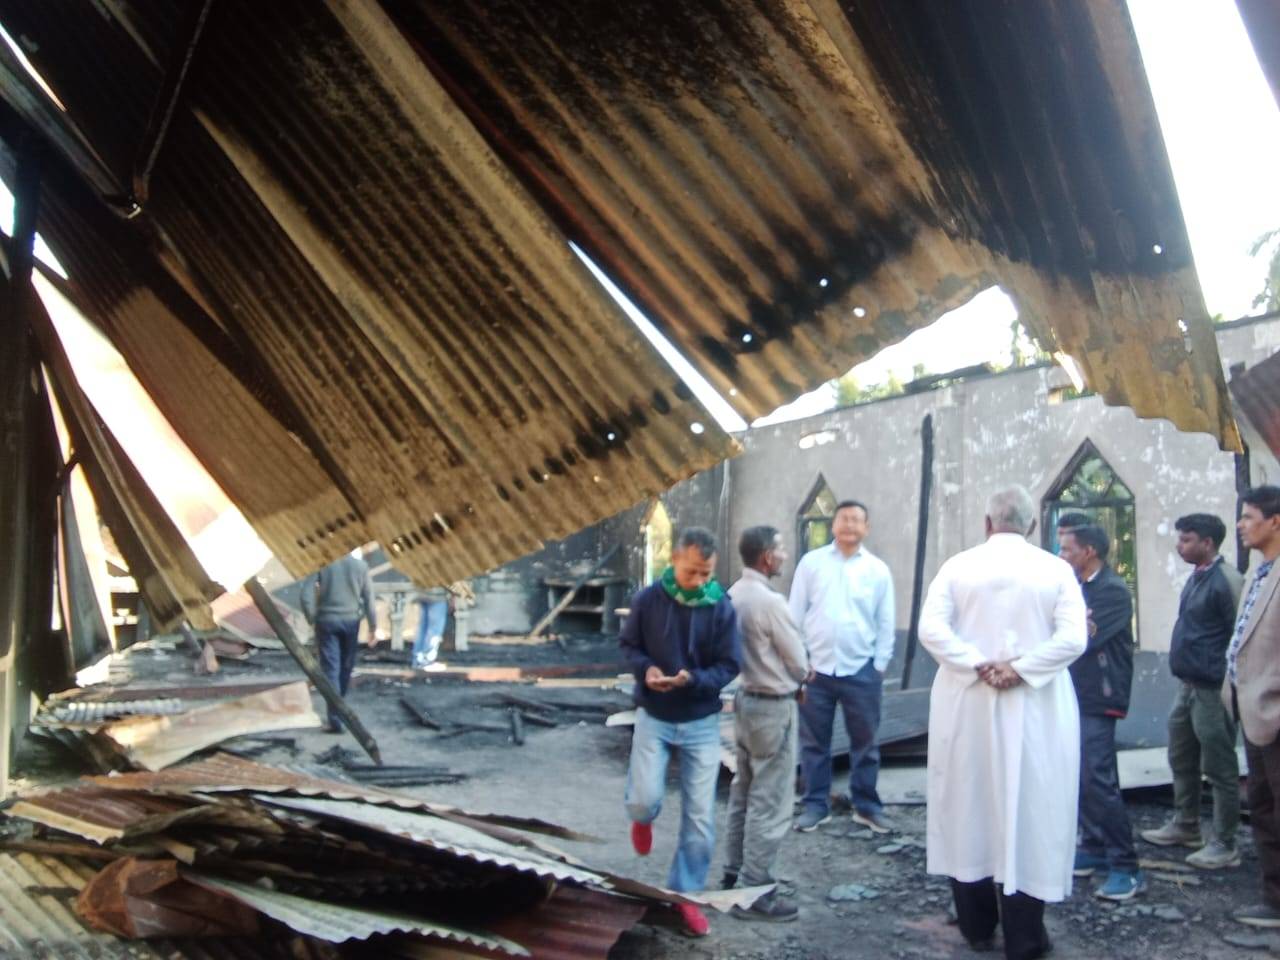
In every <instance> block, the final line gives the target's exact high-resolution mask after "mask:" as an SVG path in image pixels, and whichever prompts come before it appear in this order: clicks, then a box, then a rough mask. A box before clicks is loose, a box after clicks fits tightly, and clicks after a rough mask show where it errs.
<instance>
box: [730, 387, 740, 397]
mask: <svg viewBox="0 0 1280 960" xmlns="http://www.w3.org/2000/svg"><path fill="white" fill-rule="evenodd" d="M737 395H738V388H737V387H730V388H729V396H731V397H736V396H737Z"/></svg>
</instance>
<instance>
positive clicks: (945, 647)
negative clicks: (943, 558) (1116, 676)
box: [920, 533, 1087, 901]
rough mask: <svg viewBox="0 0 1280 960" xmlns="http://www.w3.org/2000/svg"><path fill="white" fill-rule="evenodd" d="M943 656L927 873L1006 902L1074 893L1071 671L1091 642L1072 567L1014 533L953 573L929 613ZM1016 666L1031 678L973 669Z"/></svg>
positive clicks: (926, 624) (949, 569) (929, 627)
mask: <svg viewBox="0 0 1280 960" xmlns="http://www.w3.org/2000/svg"><path fill="white" fill-rule="evenodd" d="M920 642H921V643H922V644H923V645H924V647H925V649H926V650H928V651H929V652H930V653H931V654H933V657H934V659H935V660H937V661H938V675H937V677H936V678H935V679H934V681H933V692H932V694H931V695H930V699H929V786H928V799H929V808H928V871H929V873H937V874H944V875H946V876H949V877H955V878H956V879H957V880H960V881H962V882H965V883H972V882H973V881H975V880H982V879H983V878H985V877H995V879H996V882H997V883H999V884H1003V886H1004V892H1005V893H1007V894H1013V893H1019V892H1020V893H1025V894H1027V895H1029V896H1032V897H1036V898H1037V899H1040V900H1048V901H1056V900H1062V899H1065V898H1066V897H1067V896H1068V895H1069V894H1070V893H1071V867H1072V863H1073V861H1074V858H1075V847H1076V803H1077V797H1078V792H1079V783H1080V711H1079V707H1078V706H1077V703H1076V693H1075V688H1074V687H1073V686H1072V684H1071V676H1070V674H1069V673H1068V672H1067V667H1068V665H1070V664H1071V662H1072V661H1073V660H1075V659H1076V658H1077V657H1078V656H1080V654H1082V653H1084V649H1085V646H1086V643H1087V637H1086V628H1085V605H1084V597H1083V595H1082V594H1081V592H1080V585H1079V584H1078V583H1077V582H1076V578H1075V575H1074V574H1073V573H1072V572H1071V567H1069V566H1068V565H1067V563H1066V562H1065V561H1064V560H1062V559H1060V558H1059V557H1055V556H1054V555H1053V554H1051V553H1047V552H1045V551H1044V550H1041V549H1040V548H1038V547H1033V546H1032V545H1031V544H1029V543H1027V541H1026V540H1025V539H1024V538H1023V537H1020V536H1018V535H1017V534H1013V533H997V534H993V535H992V536H991V537H990V539H988V540H987V542H986V543H984V544H982V545H981V546H978V547H974V548H973V549H971V550H966V551H964V552H963V553H960V554H957V555H956V556H954V557H952V558H951V559H950V560H948V561H947V562H946V563H944V564H943V565H942V569H941V570H939V571H938V575H937V577H935V578H934V581H933V583H932V584H930V586H929V594H928V596H927V597H926V598H925V602H924V609H923V611H922V613H921V616H920ZM992 660H1011V661H1013V668H1014V669H1015V670H1017V671H1018V673H1019V674H1020V675H1021V677H1022V679H1023V681H1024V682H1023V683H1020V684H1018V685H1017V686H1015V687H1011V688H1010V689H1008V690H996V689H994V688H992V687H989V686H987V684H985V683H983V682H982V681H981V680H980V679H979V678H978V674H977V672H976V671H975V670H974V667H976V666H977V665H978V664H981V663H986V662H989V661H992Z"/></svg>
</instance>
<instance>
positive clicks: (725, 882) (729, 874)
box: [720, 870, 738, 890]
mask: <svg viewBox="0 0 1280 960" xmlns="http://www.w3.org/2000/svg"><path fill="white" fill-rule="evenodd" d="M737 885H738V871H737V870H726V871H725V872H724V876H723V877H721V878H720V889H721V890H732V889H733V888H734V887H736V886H737Z"/></svg>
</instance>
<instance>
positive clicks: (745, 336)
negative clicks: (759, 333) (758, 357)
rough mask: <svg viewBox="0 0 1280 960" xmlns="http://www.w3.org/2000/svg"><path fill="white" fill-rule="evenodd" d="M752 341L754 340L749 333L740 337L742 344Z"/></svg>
mask: <svg viewBox="0 0 1280 960" xmlns="http://www.w3.org/2000/svg"><path fill="white" fill-rule="evenodd" d="M753 339H754V338H753V337H752V336H751V334H749V333H744V334H743V335H742V342H743V343H750V342H751V341H752V340H753Z"/></svg>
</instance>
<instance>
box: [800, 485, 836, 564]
mask: <svg viewBox="0 0 1280 960" xmlns="http://www.w3.org/2000/svg"><path fill="white" fill-rule="evenodd" d="M824 491H825V492H826V493H827V494H829V495H830V500H831V512H830V513H829V514H820V513H814V512H813V510H814V507H815V506H816V505H817V502H818V498H819V497H820V496H821V495H822V493H823V492H824ZM839 502H840V498H839V497H837V496H836V492H835V490H833V489H832V488H831V484H829V483H827V478H826V477H824V476H823V475H822V473H821V472H819V474H818V478H817V479H816V480H815V481H814V482H813V486H811V487H810V488H809V492H808V494H807V495H806V496H805V498H804V499H803V500H801V501H800V509H799V510H797V511H796V560H799V559H800V558H801V557H803V556H804V555H805V554H806V553H808V552H809V551H810V550H817V549H819V548H820V547H823V546H825V545H826V544H828V543H830V542H831V521H832V520H833V519H835V505H836V504H837V503H839ZM823 520H825V521H826V523H825V527H826V532H827V535H826V540H825V541H824V542H823V543H821V544H813V543H812V539H811V537H810V533H809V530H810V527H811V526H812V525H814V524H817V523H821V521H823Z"/></svg>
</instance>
